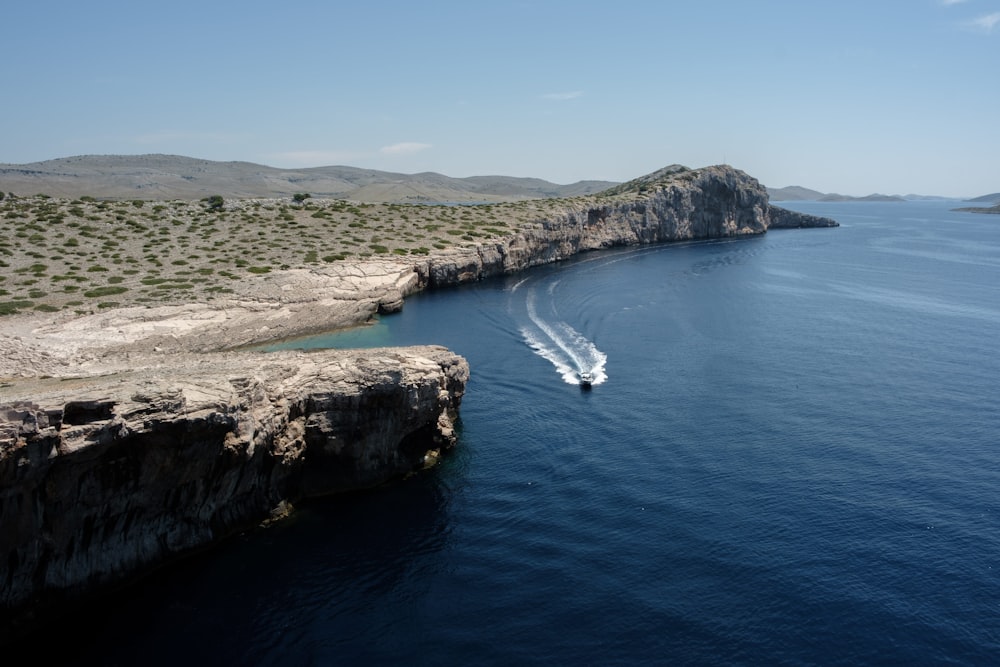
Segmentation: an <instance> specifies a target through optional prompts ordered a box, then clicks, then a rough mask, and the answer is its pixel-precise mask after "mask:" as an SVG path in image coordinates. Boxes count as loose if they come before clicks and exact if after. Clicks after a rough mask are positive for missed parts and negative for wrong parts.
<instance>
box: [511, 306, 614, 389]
mask: <svg viewBox="0 0 1000 667" xmlns="http://www.w3.org/2000/svg"><path fill="white" fill-rule="evenodd" d="M550 293H551V290H550ZM525 305H526V306H527V310H528V318H529V319H530V320H531V322H532V324H534V326H535V327H536V328H537V331H532V330H531V329H530V328H528V327H522V328H521V335H522V337H523V338H524V340H525V342H526V343H527V344H528V346H529V347H531V349H533V350H534V351H535V353H536V354H538V355H539V356H541V357H542V358H544V359H547V360H548V361H549V362H551V363H552V365H553V366H555V367H556V371H558V372H559V375H560V376H562V379H563V381H564V382H566V383H568V384H579V383H580V373H583V372H589V373H591V374H592V375H593V376H594V381H593V384H602V383H604V382H605V381H606V380H607V379H608V376H607V373H605V371H604V364H605V363H606V362H607V360H608V356H607V355H606V354H604V353H603V352H601V351H600V350H598V349H597V346H596V345H594V344H593V343H592V342H591V341H589V340H587V338H586V337H585V336H584V335H583V334H581V333H580V332H579V331H577V330H576V329H574V328H573V327H571V326H570V325H569V324H567V323H565V322H555V323H552V324H550V323H549V322H547V321H546V320H545V319H544V318H542V317H541V316H540V315H539V314H538V310H537V308H536V307H535V291H534V290H531V291H529V292H528V295H527V298H526V300H525Z"/></svg>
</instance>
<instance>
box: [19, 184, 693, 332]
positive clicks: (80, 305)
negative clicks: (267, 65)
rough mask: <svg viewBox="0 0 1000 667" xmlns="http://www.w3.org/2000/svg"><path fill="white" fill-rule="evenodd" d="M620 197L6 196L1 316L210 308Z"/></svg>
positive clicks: (501, 233) (497, 234)
mask: <svg viewBox="0 0 1000 667" xmlns="http://www.w3.org/2000/svg"><path fill="white" fill-rule="evenodd" d="M680 175H681V174H678V175H675V176H674V177H677V176H680ZM649 187H650V186H648V185H647V188H649ZM652 187H659V184H658V183H657V184H653V185H652ZM615 196H618V195H615V194H614V193H603V194H602V195H600V196H597V197H595V196H591V197H584V198H579V199H576V200H570V201H569V202H568V200H556V199H552V200H530V201H522V202H513V203H502V204H487V205H470V206H445V205H434V206H428V205H418V204H371V203H361V202H350V201H344V200H338V199H325V198H320V197H313V196H311V195H309V194H308V193H296V194H295V195H293V196H292V197H291V198H290V199H288V198H286V199H271V200H253V199H250V200H239V199H233V200H229V201H225V200H223V197H222V196H221V195H213V196H211V197H206V198H204V199H202V200H200V201H157V202H150V201H144V200H139V199H127V200H123V201H114V200H104V199H102V200H98V199H96V198H94V197H90V196H83V197H78V198H77V199H73V200H63V199H54V198H50V197H13V196H7V197H4V198H2V199H0V225H2V226H3V231H4V234H2V235H0V268H2V269H3V275H2V276H0V282H2V283H3V288H4V291H5V292H6V294H5V295H3V296H4V297H5V298H7V299H8V300H7V301H4V302H2V303H0V315H2V314H10V313H16V312H24V311H27V310H31V309H35V310H37V311H40V312H47V311H49V310H50V309H51V310H53V311H54V310H61V309H70V310H75V311H76V312H83V313H86V312H94V311H95V309H98V308H109V307H113V306H112V305H110V304H118V305H136V304H161V303H168V304H169V303H180V302H190V301H192V300H201V301H208V302H210V301H213V300H218V299H225V298H227V297H226V295H227V294H230V293H233V292H236V293H241V292H243V291H244V290H245V289H246V287H245V286H246V285H249V284H251V283H252V281H257V280H267V276H268V275H270V274H274V273H275V272H277V271H281V270H287V269H309V270H317V269H318V268H319V267H322V266H323V265H331V264H336V263H338V262H344V261H348V262H349V261H357V260H358V259H362V258H366V257H379V258H383V259H390V258H391V259H393V260H395V261H398V262H400V263H408V262H418V261H421V260H420V259H419V258H421V257H426V256H428V255H431V254H432V253H434V252H436V251H438V250H445V249H448V248H455V247H460V246H475V245H476V244H478V243H482V242H485V241H489V240H491V239H499V238H503V237H505V236H508V235H512V234H516V233H518V232H519V231H520V230H522V229H528V228H532V227H536V226H538V225H541V224H542V221H544V220H545V219H546V218H547V217H549V216H551V215H554V214H561V212H562V211H563V210H564V209H565V206H566V205H567V203H573V204H575V205H576V206H585V205H588V204H593V203H595V202H600V203H601V204H602V205H603V204H604V203H605V202H607V201H608V199H610V198H613V197H615ZM621 196H623V197H625V196H634V193H631V194H629V193H624V192H623V193H622V194H621ZM109 296H114V297H116V298H117V300H116V301H111V300H108V299H107V297H109ZM81 297H86V300H81Z"/></svg>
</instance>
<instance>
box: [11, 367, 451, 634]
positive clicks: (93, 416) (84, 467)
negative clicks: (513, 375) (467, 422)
mask: <svg viewBox="0 0 1000 667" xmlns="http://www.w3.org/2000/svg"><path fill="white" fill-rule="evenodd" d="M468 377H469V368H468V364H467V362H466V361H465V360H464V359H462V358H461V357H459V356H457V355H455V354H453V353H451V352H449V351H447V350H445V349H444V348H440V347H415V348H405V349H382V350H365V351H336V350H325V351H321V352H314V353H303V352H283V353H272V354H263V353H229V354H219V355H202V356H201V357H199V358H198V360H197V362H196V363H195V364H194V365H192V366H189V367H185V368H183V369H182V370H181V369H178V368H162V367H148V368H138V369H133V370H131V371H128V372H122V373H116V374H113V375H107V376H102V377H90V378H79V379H63V380H56V379H48V380H44V379H38V380H33V381H31V382H28V383H25V384H24V386H23V391H24V396H23V397H22V398H20V399H16V400H10V401H7V402H5V403H4V404H2V405H0V635H2V634H3V633H2V629H3V628H7V627H11V626H10V624H11V623H13V622H14V621H17V620H19V619H20V620H23V615H24V614H25V613H31V614H37V613H38V612H40V611H41V612H44V611H45V610H46V609H50V608H52V607H53V606H57V605H59V604H60V603H62V602H64V601H66V600H72V599H76V598H79V597H80V596H82V595H84V594H87V593H90V592H93V591H95V590H99V589H101V588H103V587H106V586H108V585H111V584H115V583H117V582H121V581H123V580H124V579H126V578H128V577H130V576H133V575H135V574H136V573H141V572H143V571H144V570H146V569H148V568H150V567H153V566H155V565H158V564H161V563H163V562H165V561H168V560H170V559H172V558H175V557H177V556H179V555H182V554H184V553H187V552H190V551H192V550H194V549H198V548H202V547H205V546H207V545H210V544H212V543H214V542H216V541H218V540H219V539H221V538H223V537H225V536H226V535H229V534H232V533H234V532H236V531H241V530H245V529H247V528H250V527H253V526H255V525H257V524H259V523H261V522H262V521H265V520H267V519H269V518H270V517H272V516H273V515H278V514H281V513H283V512H285V511H287V508H288V507H289V506H290V505H294V504H295V503H297V502H299V501H300V500H302V499H304V498H309V497H314V496H319V495H323V494H329V493H335V492H340V491H346V490H350V489H357V488H362V487H370V486H374V485H377V484H380V483H382V482H385V481H387V480H389V479H392V478H394V477H398V476H400V475H404V474H407V473H409V472H412V471H414V470H418V469H420V468H422V467H424V466H425V465H426V464H427V463H428V462H432V461H433V460H435V459H436V458H437V456H438V453H439V452H440V451H441V450H442V449H447V448H449V447H451V446H452V445H453V443H454V440H455V435H454V421H455V419H456V418H457V414H458V408H459V405H460V403H461V399H462V396H463V393H464V390H465V384H466V382H467V380H468ZM0 639H2V637H0Z"/></svg>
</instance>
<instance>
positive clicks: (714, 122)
mask: <svg viewBox="0 0 1000 667" xmlns="http://www.w3.org/2000/svg"><path fill="white" fill-rule="evenodd" d="M2 43H3V52H4V68H3V76H2V77H0V95H2V98H0V102H2V103H0V128H2V129H0V162H7V163H25V162H34V161H39V160H46V159H50V158H55V157H65V156H70V155H80V154H135V153H172V154H179V155H188V156H192V157H200V158H207V159H212V160H248V161H252V162H259V163H263V164H268V165H272V166H278V167H299V166H320V165H329V164H347V165H353V166H359V167H369V168H374V169H384V170H390V171H400V172H406V173H413V172H419V171H437V172H441V173H444V174H447V175H449V176H471V175H482V174H503V175H512V176H537V177H540V178H545V179H547V180H551V181H555V182H558V183H569V182H573V181H577V180H580V179H590V178H596V179H609V180H627V179H629V178H633V177H635V176H638V175H641V174H644V173H647V172H650V171H652V170H654V169H657V168H659V167H662V166H665V165H667V164H672V163H681V164H685V165H688V166H690V167H698V166H705V165H709V164H717V163H721V162H727V163H729V164H732V165H734V166H736V167H738V168H740V169H743V170H745V171H747V172H749V173H750V174H751V175H753V176H755V177H757V178H758V179H760V180H761V181H762V182H763V183H765V184H767V185H770V186H774V187H780V186H786V185H804V186H807V187H812V188H815V189H818V190H822V191H824V192H840V193H843V194H853V195H864V194H869V193H871V192H876V191H877V192H883V193H895V194H907V193H912V192H915V193H920V194H940V195H950V196H967V195H969V196H974V195H980V194H986V193H989V192H996V191H1000V0H950V1H947V0H841V1H840V2H836V3H833V2H829V3H819V2H810V1H808V0H788V1H773V2H771V1H766V0H762V1H759V2H749V1H747V0H687V1H684V2H681V1H674V0H655V1H654V0H650V1H632V0H619V1H618V2H588V1H585V0H576V1H570V0H535V1H532V2H517V1H511V2H503V1H500V2H496V1H494V2H479V1H478V0H458V1H454V2H453V1H450V0H448V1H444V0H442V1H434V0H427V1H424V2H419V1H416V0H409V1H405V2H404V1H396V0H358V1H355V2H340V1H328V2H318V1H317V2H310V1H296V0H286V1H285V2H281V3H278V2H273V1H270V2H257V1H255V0H242V1H240V2H228V1H214V0H200V1H199V2H190V1H188V0H174V1H173V2H169V3H168V2H162V1H156V2H152V1H150V2H146V1H143V0H130V1H128V2H111V1H106V0H92V1H90V2H80V1H77V0H73V1H53V0H32V1H31V2H28V1H27V0H15V2H12V3H7V6H6V7H5V8H4V11H3V42H2Z"/></svg>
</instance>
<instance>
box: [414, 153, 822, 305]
mask: <svg viewBox="0 0 1000 667" xmlns="http://www.w3.org/2000/svg"><path fill="white" fill-rule="evenodd" d="M836 226H837V223H836V222H835V221H833V220H830V219H828V218H820V217H817V216H811V215H805V214H801V213H796V212H793V211H788V210H785V209H781V208H778V207H776V206H771V205H770V204H769V202H768V195H767V189H766V188H765V187H764V186H762V185H761V184H760V183H759V182H758V181H757V180H756V179H754V178H752V177H751V176H748V175H747V174H746V173H744V172H742V171H739V170H737V169H733V168H732V167H729V166H715V167H705V168H703V169H697V170H690V169H687V168H685V167H681V166H678V165H673V166H670V167H665V168H664V169H661V170H659V171H656V172H654V173H652V174H649V175H647V176H643V177H641V178H638V179H635V180H633V181H629V182H628V183H624V184H622V185H619V186H616V187H614V188H611V189H610V190H606V191H605V192H603V193H601V194H599V195H596V196H591V197H580V198H576V199H567V200H563V203H562V205H561V206H559V207H555V210H554V211H553V210H552V209H551V208H550V210H549V211H547V212H546V213H545V215H544V216H543V217H540V218H539V219H538V221H537V222H536V223H535V224H534V225H530V226H527V227H525V228H522V229H521V230H520V231H518V232H517V233H515V234H513V235H511V236H510V237H508V238H506V239H504V240H503V241H500V242H497V243H492V244H482V245H480V246H478V247H475V248H463V249H459V250H455V251H451V252H446V253H442V254H440V255H438V256H437V257H434V258H432V259H430V260H429V261H428V262H427V263H426V264H425V265H422V266H418V267H417V270H418V271H419V272H420V273H421V283H422V284H426V285H429V286H439V285H452V284H456V283H462V282H467V281H470V280H479V279H482V278H486V277H489V276H495V275H500V274H504V273H512V272H516V271H521V270H523V269H526V268H529V267H532V266H538V265H541V264H548V263H550V262H555V261H559V260H562V259H566V258H568V257H571V256H573V255H575V254H577V253H580V252H585V251H588V250H598V249H601V248H613V247H616V246H628V245H640V244H651V243H665V242H670V241H688V240H696V239H715V238H726V237H733V236H748V235H753V234H763V233H765V232H766V231H767V230H768V229H769V228H776V227H785V228H789V227H836Z"/></svg>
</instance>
